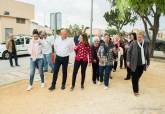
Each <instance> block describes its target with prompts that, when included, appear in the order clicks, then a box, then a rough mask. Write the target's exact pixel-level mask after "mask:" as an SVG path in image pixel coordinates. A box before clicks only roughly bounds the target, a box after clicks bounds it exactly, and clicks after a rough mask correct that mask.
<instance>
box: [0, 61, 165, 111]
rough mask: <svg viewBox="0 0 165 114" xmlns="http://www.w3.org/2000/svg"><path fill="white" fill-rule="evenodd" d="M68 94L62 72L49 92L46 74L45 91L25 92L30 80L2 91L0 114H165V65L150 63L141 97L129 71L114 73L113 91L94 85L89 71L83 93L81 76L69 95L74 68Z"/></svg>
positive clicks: (143, 79)
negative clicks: (137, 95) (136, 95)
mask: <svg viewBox="0 0 165 114" xmlns="http://www.w3.org/2000/svg"><path fill="white" fill-rule="evenodd" d="M68 72H69V73H68V80H67V86H66V90H64V91H62V90H61V89H60V87H61V71H60V73H59V79H58V84H57V89H56V90H55V91H53V92H50V91H48V87H49V86H50V83H51V79H52V74H49V73H48V74H46V79H45V80H46V87H45V88H40V85H39V82H35V83H34V87H33V90H32V91H30V92H27V91H26V87H27V84H28V81H27V80H23V81H19V82H16V83H13V84H9V85H5V86H1V87H0V114H165V63H162V62H153V61H151V66H150V67H149V70H148V71H147V72H145V73H144V74H143V76H142V78H141V81H140V92H141V95H140V96H139V97H135V96H134V95H133V93H132V85H131V81H125V80H123V78H124V77H125V75H126V70H125V69H122V70H119V69H118V70H117V72H115V73H112V76H113V79H112V80H110V88H109V89H108V90H104V89H103V86H101V85H94V84H93V83H92V81H91V67H89V68H88V70H87V76H86V77H87V78H86V82H85V89H84V90H81V89H80V75H78V78H77V83H76V84H77V85H76V88H75V90H74V91H73V92H70V90H69V89H70V86H71V74H72V67H71V66H70V67H69V71H68Z"/></svg>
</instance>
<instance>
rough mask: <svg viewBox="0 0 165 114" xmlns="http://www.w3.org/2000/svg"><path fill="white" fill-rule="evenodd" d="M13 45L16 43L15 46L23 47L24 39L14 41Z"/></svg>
mask: <svg viewBox="0 0 165 114" xmlns="http://www.w3.org/2000/svg"><path fill="white" fill-rule="evenodd" d="M15 43H16V45H23V44H24V38H19V39H16V41H15Z"/></svg>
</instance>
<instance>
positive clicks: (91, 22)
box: [90, 0, 93, 44]
mask: <svg viewBox="0 0 165 114" xmlns="http://www.w3.org/2000/svg"><path fill="white" fill-rule="evenodd" d="M90 27H91V29H90V44H92V29H93V0H91V20H90Z"/></svg>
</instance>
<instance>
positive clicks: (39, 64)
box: [29, 58, 44, 86]
mask: <svg viewBox="0 0 165 114" xmlns="http://www.w3.org/2000/svg"><path fill="white" fill-rule="evenodd" d="M43 63H44V61H43V59H42V58H40V59H36V60H35V61H33V60H32V59H31V58H30V80H29V84H30V85H31V86H32V85H33V80H34V74H35V69H36V68H37V67H38V70H39V74H40V78H41V83H44V72H43Z"/></svg>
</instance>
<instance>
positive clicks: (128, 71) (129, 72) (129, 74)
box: [126, 67, 132, 79]
mask: <svg viewBox="0 0 165 114" xmlns="http://www.w3.org/2000/svg"><path fill="white" fill-rule="evenodd" d="M131 76H132V71H131V69H130V68H129V67H127V77H126V78H127V79H130V78H131Z"/></svg>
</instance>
